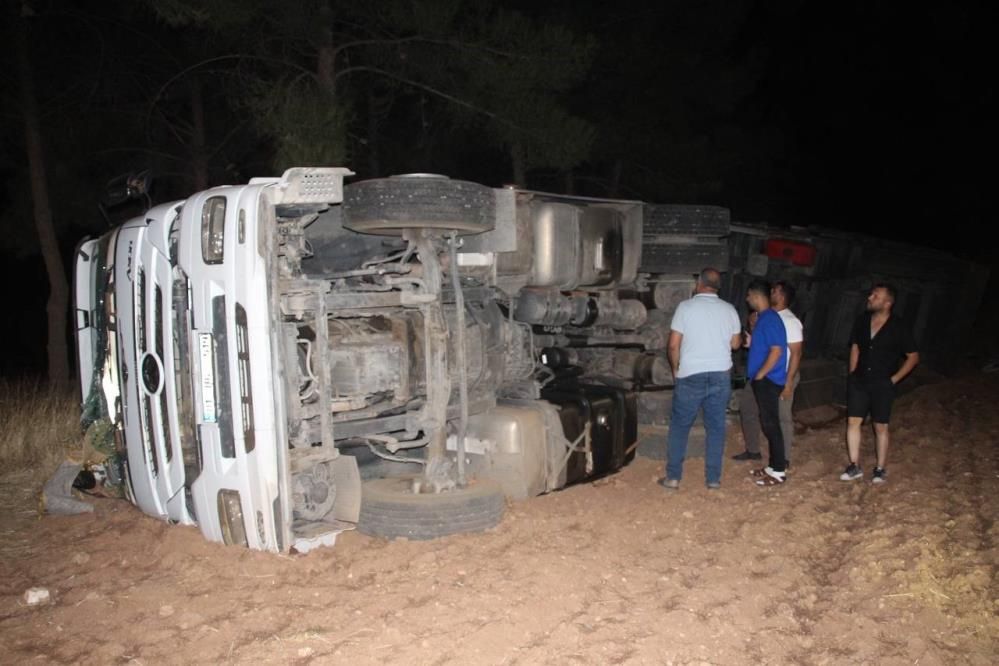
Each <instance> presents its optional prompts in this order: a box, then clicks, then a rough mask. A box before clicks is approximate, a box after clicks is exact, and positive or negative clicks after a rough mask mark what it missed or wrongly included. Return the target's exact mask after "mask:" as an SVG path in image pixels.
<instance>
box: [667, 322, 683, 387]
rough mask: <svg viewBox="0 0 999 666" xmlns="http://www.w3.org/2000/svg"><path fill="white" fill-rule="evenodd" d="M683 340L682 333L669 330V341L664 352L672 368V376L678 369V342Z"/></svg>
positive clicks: (674, 375)
mask: <svg viewBox="0 0 999 666" xmlns="http://www.w3.org/2000/svg"><path fill="white" fill-rule="evenodd" d="M681 342H683V333H680V332H679V331H670V332H669V343H668V344H667V345H666V354H667V355H668V356H669V367H670V368H671V369H672V370H673V377H674V378H675V377H676V373H677V372H679V371H680V343H681Z"/></svg>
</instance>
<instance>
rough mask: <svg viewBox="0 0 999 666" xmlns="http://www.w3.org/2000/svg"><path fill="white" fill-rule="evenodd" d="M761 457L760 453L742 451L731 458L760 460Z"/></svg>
mask: <svg viewBox="0 0 999 666" xmlns="http://www.w3.org/2000/svg"><path fill="white" fill-rule="evenodd" d="M762 458H763V454H762V453H750V452H749V451H743V452H742V453H737V454H735V455H734V456H732V460H761V459H762Z"/></svg>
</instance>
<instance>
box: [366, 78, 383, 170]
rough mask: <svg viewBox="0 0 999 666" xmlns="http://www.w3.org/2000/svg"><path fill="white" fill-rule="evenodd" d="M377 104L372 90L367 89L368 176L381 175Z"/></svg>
mask: <svg viewBox="0 0 999 666" xmlns="http://www.w3.org/2000/svg"><path fill="white" fill-rule="evenodd" d="M378 111H379V104H378V99H377V96H376V95H375V93H374V91H370V90H369V91H368V177H369V178H378V177H379V176H381V175H382V164H381V159H380V155H379V154H378V148H379V132H378V129H379V120H380V119H379V117H378Z"/></svg>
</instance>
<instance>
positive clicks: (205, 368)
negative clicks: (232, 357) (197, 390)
mask: <svg viewBox="0 0 999 666" xmlns="http://www.w3.org/2000/svg"><path fill="white" fill-rule="evenodd" d="M198 347H199V350H200V352H201V420H202V421H204V422H205V423H215V422H216V421H218V413H217V411H216V408H215V344H214V341H213V340H212V334H211V333H199V334H198Z"/></svg>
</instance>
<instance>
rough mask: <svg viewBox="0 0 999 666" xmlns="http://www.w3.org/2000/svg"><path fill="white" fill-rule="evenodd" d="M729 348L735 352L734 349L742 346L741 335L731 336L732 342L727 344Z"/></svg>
mask: <svg viewBox="0 0 999 666" xmlns="http://www.w3.org/2000/svg"><path fill="white" fill-rule="evenodd" d="M729 346H730V347H731V348H732V351H735V350H736V349H738V348H739V347H741V346H742V333H736V334H735V335H733V336H732V340H731V341H730V342H729Z"/></svg>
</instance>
